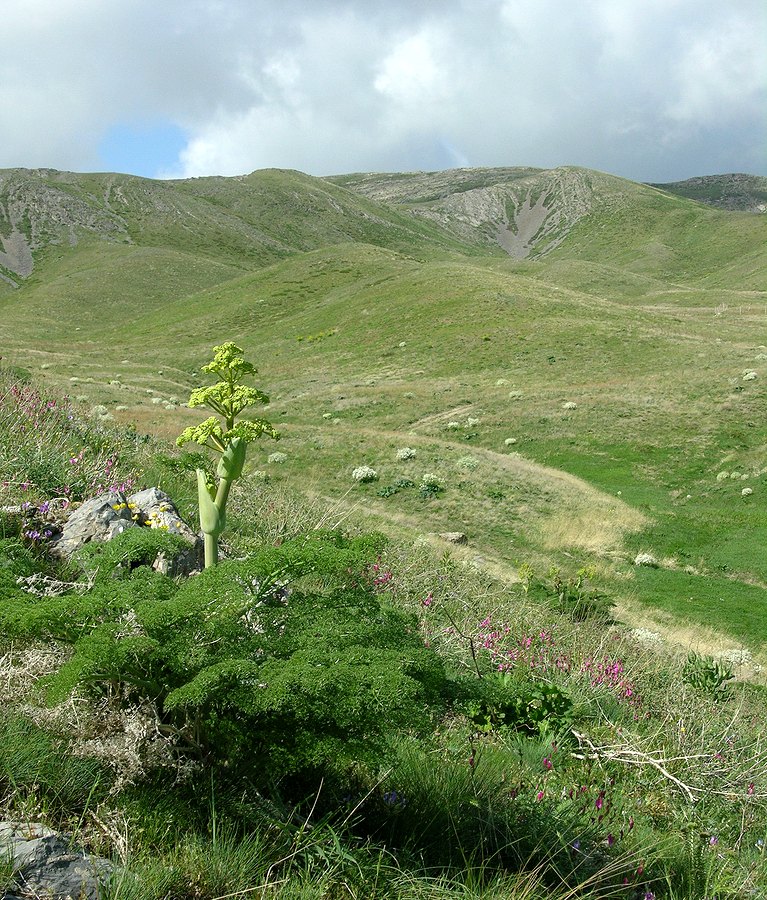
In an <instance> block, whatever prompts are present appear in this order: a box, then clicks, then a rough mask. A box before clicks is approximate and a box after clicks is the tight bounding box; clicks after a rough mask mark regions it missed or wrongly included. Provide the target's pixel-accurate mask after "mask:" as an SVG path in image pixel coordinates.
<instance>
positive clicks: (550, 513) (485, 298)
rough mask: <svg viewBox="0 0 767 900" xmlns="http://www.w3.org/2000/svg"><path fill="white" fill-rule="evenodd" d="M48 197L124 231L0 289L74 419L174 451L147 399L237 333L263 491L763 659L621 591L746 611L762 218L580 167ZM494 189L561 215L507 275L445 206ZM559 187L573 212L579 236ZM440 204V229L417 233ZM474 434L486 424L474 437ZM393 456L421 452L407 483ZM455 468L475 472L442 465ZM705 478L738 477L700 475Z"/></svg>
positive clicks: (18, 358)
mask: <svg viewBox="0 0 767 900" xmlns="http://www.w3.org/2000/svg"><path fill="white" fill-rule="evenodd" d="M331 182H332V183H331ZM49 184H51V185H52V186H55V187H57V188H59V189H61V190H63V191H65V192H66V193H67V196H69V197H70V198H72V199H73V201H74V200H76V201H77V202H80V203H83V204H85V206H87V208H88V209H89V210H91V212H92V213H93V214H94V215H95V214H96V213H95V212H94V211H96V212H98V214H99V215H102V214H104V215H106V214H107V212H108V211H107V210H106V207H105V205H104V199H103V198H104V197H108V198H109V203H110V208H111V210H112V213H111V214H113V215H116V216H117V217H118V218H119V221H120V222H121V223H122V225H121V227H122V228H123V231H122V232H115V235H116V236H117V237H119V235H123V237H121V238H120V239H119V240H116V241H115V242H113V243H104V242H103V240H102V241H99V240H96V239H95V237H97V236H94V235H91V236H90V237H89V238H88V239H86V238H85V237H81V238H80V242H79V243H78V245H77V246H76V247H74V248H70V247H68V246H65V245H53V244H49V245H48V246H47V248H46V249H44V250H41V251H40V252H38V254H37V256H36V265H37V268H36V269H35V272H34V273H33V275H32V276H31V277H30V278H29V279H28V280H27V281H26V282H24V284H23V285H22V286H21V287H20V288H19V289H18V290H17V291H15V292H10V291H9V292H5V293H3V294H1V295H0V305H1V306H2V311H3V324H2V325H0V350H2V352H3V355H5V356H6V357H8V358H9V359H10V361H11V362H14V363H17V364H19V365H23V366H26V367H27V368H30V369H33V370H34V371H35V373H36V375H37V376H39V377H43V378H44V379H45V380H46V382H47V383H50V384H53V385H59V386H64V387H66V388H67V389H68V390H70V392H71V393H72V394H73V395H74V396H80V397H83V398H84V399H83V400H82V401H80V403H81V408H82V409H83V410H88V409H90V408H91V407H93V406H95V405H97V404H104V405H106V406H107V408H108V410H109V411H110V412H111V413H112V414H113V415H115V416H116V417H117V418H118V420H120V421H125V422H135V423H136V424H137V425H138V427H139V430H151V431H154V432H156V433H158V434H161V435H163V436H167V437H172V436H175V434H177V433H178V431H180V430H181V427H182V426H183V425H184V424H188V423H189V422H190V421H191V420H192V419H193V417H194V414H193V413H189V412H185V411H183V410H182V409H180V408H178V409H175V410H169V411H168V410H166V409H165V408H164V406H163V405H162V404H161V403H153V402H152V401H153V400H158V399H159V400H167V399H169V398H175V399H176V400H179V399H180V400H183V398H184V397H185V396H187V395H188V391H189V390H190V389H191V388H192V387H193V386H195V384H198V383H199V382H198V381H197V380H196V379H195V376H194V375H193V372H194V370H195V369H196V368H197V367H198V366H199V364H200V362H201V361H202V360H204V359H205V358H207V352H208V350H209V347H210V346H211V344H212V343H215V342H216V341H220V340H224V339H231V340H235V341H236V342H238V343H239V344H240V345H242V346H244V347H245V348H247V353H248V355H249V357H252V358H255V359H256V361H257V364H258V365H259V368H260V370H261V376H260V377H261V379H262V382H263V385H264V387H265V389H266V390H267V393H269V394H270V396H271V400H272V403H271V408H270V410H269V411H268V415H269V417H270V418H271V419H272V420H273V421H274V422H275V424H277V425H278V427H280V428H281V430H282V432H283V441H282V445H281V446H280V448H279V449H281V450H283V451H284V452H286V453H287V454H288V461H287V463H286V464H285V465H284V466H282V467H277V466H269V465H268V464H267V463H266V459H265V456H266V453H267V452H268V450H267V448H264V453H263V454H262V455H261V456H259V454H258V453H257V452H256V453H254V454H253V456H252V466H253V467H254V468H258V469H263V470H267V471H268V472H269V474H270V476H271V477H272V479H273V481H274V483H275V484H279V485H282V484H284V485H288V484H295V483H299V484H301V485H302V486H303V487H304V488H305V490H306V491H307V494H308V495H312V496H320V497H323V498H328V499H329V500H330V501H331V502H333V503H338V504H340V507H342V508H346V509H348V508H352V507H354V506H357V507H360V508H362V509H364V511H365V513H366V514H367V515H368V516H369V517H371V521H374V520H377V521H378V522H379V523H380V524H381V526H382V527H386V528H388V529H390V530H396V529H403V530H404V531H405V532H406V533H408V534H419V533H420V534H424V533H426V534H429V533H434V532H439V531H464V532H465V533H467V535H468V536H469V540H470V544H469V549H467V550H466V551H465V552H466V555H467V558H473V557H476V558H480V559H484V560H485V561H486V563H487V564H488V565H490V564H492V565H493V566H495V567H501V568H502V569H504V570H505V571H506V572H507V573H508V574H509V576H512V575H513V573H514V571H515V570H516V568H517V566H518V565H519V564H520V563H522V562H530V563H532V564H533V565H534V566H535V568H536V569H542V570H545V569H546V568H547V567H548V566H549V565H551V564H555V565H558V566H560V567H563V568H565V569H568V568H569V569H571V570H574V569H575V568H577V567H578V566H580V565H583V564H587V563H594V564H596V565H597V566H598V567H599V569H600V571H601V573H602V577H603V578H604V579H605V582H606V584H607V586H608V587H609V589H610V591H612V592H614V593H615V595H616V596H619V597H621V598H622V599H623V600H624V602H626V603H631V602H633V601H632V598H634V599H635V600H636V603H637V604H638V607H637V608H638V609H639V610H641V613H642V615H644V616H646V615H651V613H652V609H653V604H654V603H655V605H656V607H657V609H658V610H659V612H663V611H665V612H666V613H669V612H673V613H674V614H681V615H682V616H683V618H684V621H685V622H689V623H690V624H694V623H696V622H697V623H698V624H699V625H702V626H708V627H713V628H715V629H716V630H718V631H721V632H722V633H724V634H727V633H730V634H731V635H732V637H733V639H736V640H738V641H746V642H747V643H752V644H753V645H754V646H756V645H757V644H759V643H760V637H759V635H761V634H762V633H764V632H765V626H766V625H767V614H765V616H764V617H762V616H761V614H759V613H758V612H755V613H754V616H755V618H754V620H753V621H751V620H749V622H746V620H744V619H743V618H742V616H741V614H740V612H738V611H737V609H736V607H737V606H738V603H740V601H738V603H734V604H733V605H728V604H724V605H722V604H719V603H716V602H714V601H713V600H712V601H710V603H711V605H710V606H709V605H708V601H707V603H701V604H692V605H691V604H688V603H686V604H681V603H680V604H679V605H677V606H674V604H673V603H672V602H671V601H672V599H673V597H672V596H671V595H670V594H669V593H668V592H661V593H660V594H659V595H658V598H657V600H654V599H653V596H652V592H651V591H650V590H649V589H647V590H645V588H644V587H641V586H635V587H634V588H633V589H632V590H633V591H634V593H632V591H627V590H626V589H625V587H626V586H625V578H624V576H625V571H626V569H627V565H628V563H629V562H630V560H631V559H632V558H633V556H634V554H635V553H636V552H637V550H640V549H645V550H650V551H652V552H654V553H655V554H656V555H658V556H659V557H675V558H676V559H677V560H678V563H679V565H680V567H683V566H685V565H691V566H694V567H695V569H696V570H697V571H699V572H701V573H702V574H701V576H700V578H701V582H702V583H703V582H705V580H706V579H707V578H709V577H710V578H711V579H712V585H717V587H713V586H711V589H710V590H704V591H703V592H702V594H701V596H705V597H709V598H710V597H714V596H715V595H716V597H717V598H718V597H719V596H720V595H721V591H720V590H719V587H718V584H719V582H718V579H721V578H722V577H724V576H734V578H733V579H731V578H730V577H728V578H727V581H728V583H729V582H731V585H732V590H733V591H734V592H735V593H736V594H737V595H738V596H740V595H741V593H743V597H744V598H745V597H746V596H749V597H750V596H752V594H751V593H750V592H757V593H758V592H759V591H761V587H760V585H761V584H762V583H764V582H765V581H767V569H765V564H764V561H763V560H764V554H763V553H762V551H761V547H762V544H763V537H764V529H763V526H762V522H763V519H764V517H763V509H764V507H763V504H764V499H763V493H764V490H763V480H764V476H763V475H761V474H757V473H759V472H760V470H761V468H763V467H764V465H765V460H764V452H765V447H767V427H766V426H765V425H764V421H763V418H764V417H763V412H762V411H763V405H764V398H765V389H764V386H763V385H764V380H765V379H767V366H765V362H767V360H763V359H760V356H761V355H763V354H765V353H767V351H766V350H765V348H764V346H762V345H767V327H765V326H766V325H767V319H766V317H765V299H766V298H765V294H764V291H763V287H764V285H763V279H762V276H761V274H760V272H762V271H763V267H764V262H765V247H766V246H767V241H766V240H765V237H767V234H765V231H766V225H767V220H765V219H764V217H759V216H754V215H746V214H737V213H734V214H730V213H724V212H721V211H717V210H714V209H710V208H707V207H704V206H701V205H699V204H695V203H692V202H690V201H688V200H685V199H683V198H680V197H675V196H671V195H669V194H667V193H663V192H661V191H658V190H655V189H653V188H651V187H647V186H641V185H635V184H632V183H631V182H627V181H624V180H621V179H617V178H613V177H611V176H607V175H602V174H600V173H596V172H587V171H585V170H577V169H564V170H556V171H555V172H542V171H538V170H513V169H512V170H498V171H494V170H471V171H467V172H466V173H463V174H459V175H457V176H456V177H455V179H454V180H453V181H451V180H450V178H449V177H448V176H445V175H444V174H443V173H431V174H428V173H427V174H426V175H420V174H411V175H407V176H399V177H389V176H370V175H366V176H344V177H338V178H334V179H331V180H319V179H311V178H309V177H307V176H303V175H301V174H300V173H293V172H285V171H281V170H269V171H266V172H260V173H254V174H253V175H250V176H247V177H245V178H240V179H224V178H209V179H196V180H190V181H185V182H173V183H170V182H168V183H154V182H149V181H146V180H142V179H131V178H128V177H126V176H107V175H94V176H74V175H66V174H59V175H54V176H52V177H51V178H50V179H49ZM490 185H500V186H501V187H502V189H503V190H504V191H506V195H505V196H507V199H508V203H510V204H511V205H512V206H513V205H514V204H515V203H518V202H520V200H521V198H522V197H524V196H527V194H528V193H529V194H531V196H533V197H535V196H538V195H540V196H545V197H546V198H547V203H549V204H550V205H551V206H552V208H554V209H560V210H561V212H562V215H563V217H564V219H563V221H565V220H566V221H567V222H568V223H570V225H572V227H570V225H568V227H569V228H570V230H569V231H568V233H567V235H566V237H565V239H564V241H563V242H562V243H561V244H560V245H559V246H558V247H557V248H556V249H554V250H552V251H551V252H550V253H549V254H548V255H546V256H543V257H541V258H539V259H534V260H523V261H513V260H509V259H508V258H505V257H504V256H503V255H502V254H501V253H500V252H499V251H498V248H493V247H491V246H490V245H489V244H487V243H486V241H485V238H484V237H483V238H482V239H481V240H479V239H476V240H475V238H472V237H467V232H466V231H465V228H464V227H463V226H462V225H461V224H460V222H458V220H457V219H456V218H455V215H454V211H453V212H451V210H453V207H452V206H451V205H450V204H451V203H452V202H453V201H452V199H451V198H455V197H458V198H459V199H460V200H462V199H463V198H465V197H471V196H473V192H477V191H479V192H481V191H483V190H485V189H486V188H487V186H490ZM568 185H569V186H573V185H577V186H579V187H578V190H579V191H581V192H582V196H583V198H585V199H584V201H583V202H584V203H586V206H584V207H583V209H581V210H580V212H578V213H577V215H581V213H583V212H584V211H585V215H581V217H580V218H579V219H578V220H577V221H575V220H576V218H577V215H576V212H577V211H576V210H575V207H574V206H573V205H572V204H573V201H572V199H571V198H569V197H568V195H567V191H566V190H565V187H567V186H568ZM381 197H385V198H387V202H386V203H382V202H380V200H379V199H377V198H381ZM435 213H439V214H440V215H441V214H442V213H444V214H445V218H444V219H443V222H444V227H441V226H440V227H438V226H437V225H436V224H435V223H434V220H433V219H429V218H428V217H425V215H426V214H428V215H431V214H435ZM573 222H574V224H573ZM46 227H48V228H49V229H50V228H53V226H46ZM493 227H494V226H493ZM563 227H564V226H563ZM54 231H55V229H54ZM50 233H51V234H52V233H53V232H50ZM126 238H129V239H130V241H131V243H127V242H126ZM481 247H484V248H485V249H484V250H482V249H480V248H481ZM75 319H77V321H78V322H80V323H81V324H80V325H79V326H78V327H79V329H80V330H79V331H75V332H73V331H72V324H71V323H72V321H73V320H75ZM318 335H322V336H323V337H322V339H319V340H309V338H312V337H316V336H318ZM169 348H172V349H170V350H169ZM43 366H45V368H44V369H43V368H42V367H43ZM747 370H755V371H757V373H758V378H757V380H756V381H751V382H744V381H743V380H742V376H743V373H744V372H745V371H747ZM70 379H76V380H75V381H70ZM111 381H119V382H120V384H118V385H114V384H110V382H111ZM148 392H152V393H148ZM512 395H514V396H512ZM566 402H574V403H576V404H577V406H576V409H574V410H569V411H567V410H564V409H563V404H564V403H566ZM118 406H119V407H125V409H120V410H117V409H116V407H118ZM323 414H326V415H328V416H329V418H323ZM469 417H472V418H477V419H479V420H480V424H479V425H478V426H476V427H472V428H467V427H465V425H466V421H467V420H468V418H469ZM336 419H338V420H339V421H338V423H337V424H336V423H335V421H334V420H336ZM451 421H458V422H459V424H460V428H459V429H458V430H449V429H448V428H447V424H448V423H449V422H451ZM509 437H513V438H515V439H516V441H517V443H516V444H514V445H513V446H512V447H509V446H507V445H505V444H504V441H505V439H506V438H509ZM405 445H413V446H416V445H417V446H418V447H419V454H420V455H419V457H418V458H417V460H416V461H413V464H412V465H408V466H400V465H397V464H396V461H395V459H394V454H395V452H396V449H397V448H398V447H401V446H405ZM270 449H273V448H269V450H270ZM512 453H518V454H519V455H520V456H521V460H515V458H514V457H513V456H511V455H510V454H512ZM467 455H474V456H476V457H477V459H478V460H479V464H478V466H477V468H476V469H475V470H474V471H471V472H467V471H462V470H461V469H460V467H457V465H456V463H457V461H458V460H460V459H461V458H462V457H463V456H467ZM526 461H527V462H529V463H532V464H537V466H542V467H545V468H543V469H541V468H537V467H536V465H527V464H526ZM362 463H367V464H369V465H373V466H374V467H375V468H378V469H380V471H381V481H380V483H379V484H378V485H377V486H370V487H361V486H354V485H353V484H352V482H351V480H350V472H351V470H352V468H354V467H355V466H356V465H359V464H362ZM434 470H436V471H437V473H438V474H439V475H440V477H441V478H443V479H444V481H445V484H446V487H447V488H448V489H447V490H446V492H445V494H444V495H442V496H441V497H439V498H437V499H435V500H434V501H431V502H424V501H421V500H420V499H419V498H418V497H417V496H416V492H414V491H408V490H402V491H399V492H398V493H396V494H394V495H392V496H389V497H385V498H382V497H380V496H378V494H377V490H378V489H379V488H380V487H384V486H385V485H387V484H390V483H392V482H393V481H394V480H396V478H397V477H400V476H408V477H412V473H413V472H415V474H416V476H418V477H419V476H420V474H421V473H422V472H424V471H434ZM723 470H728V471H741V472H742V473H748V474H749V475H750V478H749V480H748V481H747V482H746V481H744V482H743V483H742V484H741V483H740V482H737V483H736V481H735V480H732V481H727V482H717V480H716V476H717V474H718V473H719V472H720V471H723ZM568 475H572V476H575V478H576V479H577V480H573V479H568V477H567V476H568ZM418 477H415V478H412V480H414V481H416V482H417V481H418ZM744 486H749V487H751V488H752V489H753V492H754V493H753V495H752V496H750V497H748V498H742V497H741V496H740V491H741V490H742V488H743V487H744ZM688 495H689V498H688ZM671 594H673V591H672V592H671ZM754 596H756V595H754ZM743 602H745V600H744V601H743ZM762 606H763V605H762V604H757V606H756V607H755V609H756V610H758V609H759V608H762ZM749 628H752V629H753V632H752V635H751V637H750V638H749V634H748V633H746V632H747V629H749Z"/></svg>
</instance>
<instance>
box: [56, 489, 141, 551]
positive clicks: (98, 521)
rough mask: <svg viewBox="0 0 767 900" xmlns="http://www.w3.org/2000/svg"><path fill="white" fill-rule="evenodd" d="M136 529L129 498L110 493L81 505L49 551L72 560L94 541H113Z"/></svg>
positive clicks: (68, 520) (70, 517)
mask: <svg viewBox="0 0 767 900" xmlns="http://www.w3.org/2000/svg"><path fill="white" fill-rule="evenodd" d="M135 527H136V523H135V522H134V521H133V518H132V512H131V510H130V508H129V507H128V501H127V498H126V497H125V495H124V494H120V493H117V492H114V493H112V492H109V493H107V494H102V495H101V496H100V497H94V499H93V500H86V501H85V503H83V504H81V505H80V506H78V507H77V509H76V510H74V512H72V514H71V515H70V516H69V518H68V519H67V521H66V523H65V525H64V527H63V528H62V530H61V534H60V535H58V536H57V537H55V538H54V539H53V540H52V541H51V542H50V545H49V549H50V552H51V554H52V555H53V556H57V557H59V558H60V559H69V558H70V557H71V556H72V555H73V554H75V553H76V552H77V551H78V550H79V549H80V548H81V547H84V546H85V545H86V544H88V543H90V542H91V541H111V540H112V538H113V537H115V535H118V534H121V533H122V532H123V531H125V529H126V528H135Z"/></svg>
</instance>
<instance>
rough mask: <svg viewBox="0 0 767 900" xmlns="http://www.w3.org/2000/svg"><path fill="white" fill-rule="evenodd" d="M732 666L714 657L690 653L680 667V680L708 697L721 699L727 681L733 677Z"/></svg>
mask: <svg viewBox="0 0 767 900" xmlns="http://www.w3.org/2000/svg"><path fill="white" fill-rule="evenodd" d="M734 677H735V676H734V674H733V671H732V666H730V665H729V664H727V663H725V662H722V660H719V659H714V657H713V656H701V655H700V654H698V653H694V652H693V653H690V654H689V655H688V657H687V659H686V661H685V664H684V667H683V668H682V681H684V683H685V684H689V685H690V686H691V687H694V688H695V689H696V690H698V691H701V693H704V694H707V695H708V696H709V697H713V698H714V699H717V700H721V699H723V698H724V697H725V696H726V694H727V682H728V681H732V679H733V678H734Z"/></svg>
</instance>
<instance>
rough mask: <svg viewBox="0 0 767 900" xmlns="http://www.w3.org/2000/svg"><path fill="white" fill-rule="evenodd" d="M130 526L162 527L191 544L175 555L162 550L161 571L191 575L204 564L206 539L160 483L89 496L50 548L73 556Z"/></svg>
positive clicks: (157, 564) (158, 566)
mask: <svg viewBox="0 0 767 900" xmlns="http://www.w3.org/2000/svg"><path fill="white" fill-rule="evenodd" d="M127 528H161V529H163V530H165V531H167V532H168V533H169V534H175V535H178V536H179V537H181V538H183V539H184V541H185V542H186V543H187V544H188V549H185V550H182V551H181V552H180V553H177V554H175V555H174V556H173V557H172V558H169V557H167V556H166V554H165V553H159V554H158V556H157V559H156V560H155V562H154V565H153V568H155V569H156V570H157V571H159V572H163V573H165V574H166V575H171V576H176V575H188V574H190V572H193V571H196V570H197V569H200V568H201V567H202V563H203V542H202V539H201V538H200V536H199V535H198V534H197V532H196V531H195V530H194V529H193V528H192V527H191V526H190V525H188V524H187V523H186V522H185V521H184V520H183V519H182V518H181V516H179V514H178V510H177V509H176V506H175V504H174V503H173V501H172V500H171V498H170V497H169V496H168V495H167V494H166V493H165V492H164V491H161V490H160V489H159V488H156V487H151V488H147V489H146V490H143V491H138V493H135V494H131V495H130V496H129V497H126V496H125V495H124V494H121V493H119V492H111V491H110V492H109V493H106V494H102V495H101V496H99V497H96V498H94V499H93V500H86V502H85V503H83V504H82V505H81V506H79V507H78V508H77V509H75V510H74V511H73V512H72V514H71V515H70V516H69V518H68V519H67V521H66V522H65V523H64V525H63V527H62V529H61V534H60V535H58V536H56V537H55V538H53V539H52V540H51V542H50V545H49V547H50V552H51V554H52V555H53V556H56V557H59V558H60V559H69V558H71V557H72V556H73V555H74V554H75V553H76V552H77V551H78V550H80V549H81V548H82V547H84V546H85V545H86V544H89V543H91V542H92V541H101V542H104V541H111V540H112V538H113V537H115V536H116V535H118V534H121V533H122V532H123V531H125V530H126V529H127Z"/></svg>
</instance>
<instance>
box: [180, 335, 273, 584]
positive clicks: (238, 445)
mask: <svg viewBox="0 0 767 900" xmlns="http://www.w3.org/2000/svg"><path fill="white" fill-rule="evenodd" d="M202 371H203V372H207V373H208V374H211V375H217V376H218V377H219V378H220V379H221V381H219V382H217V383H216V384H212V385H210V386H208V387H202V388H197V389H196V390H194V391H192V394H191V396H190V397H189V406H191V407H195V406H207V407H209V408H210V409H212V410H213V412H215V413H218V415H219V416H221V418H222V419H223V420H224V421H223V423H222V422H221V421H220V420H219V419H217V418H216V417H215V416H211V417H210V418H209V419H206V420H205V421H204V422H201V423H200V424H199V425H190V427H189V428H185V429H184V430H183V431H182V432H181V434H180V435H179V437H178V438H177V440H176V443H177V444H178V445H179V447H181V446H183V445H184V444H186V443H189V442H192V443H195V444H199V445H200V446H202V447H209V448H210V449H211V450H215V451H216V452H217V453H220V454H221V458H220V459H219V461H218V467H217V469H216V475H217V476H218V484H216V482H215V480H214V479H211V478H210V477H209V476H208V475H207V474H206V473H205V472H204V471H203V470H202V469H197V494H198V500H199V507H200V526H201V528H202V532H203V535H204V536H205V568H208V566H213V565H215V564H216V563H217V562H218V537H219V535H220V534H221V532H222V531H223V530H224V525H225V523H226V501H227V500H228V499H229V490H230V488H231V486H232V482H233V481H235V480H236V479H237V478H239V477H240V475H242V469H243V466H244V464H245V452H246V450H247V446H248V444H249V443H251V441H255V440H257V439H258V438H260V437H261V435H262V434H265V435H267V437H270V438H274V439H275V440H277V439H279V434H278V433H277V432H276V431H275V429H274V426H273V425H272V424H271V423H270V422H267V421H266V419H243V420H241V421H239V422H237V421H235V420H236V418H237V416H239V415H240V413H242V412H243V410H245V409H248V408H249V407H251V406H256V405H258V404H259V403H268V402H269V398H268V397H267V396H266V394H264V393H262V392H261V391H259V390H257V389H256V388H253V387H248V386H247V385H244V384H240V381H241V380H242V379H243V378H244V377H245V376H247V375H256V374H257V370H256V368H255V366H253V365H251V364H250V363H249V362H246V361H245V360H244V359H243V357H242V350H241V349H240V348H239V347H238V346H237V345H236V344H233V343H232V342H231V341H227V342H226V343H225V344H221V346H220V347H214V348H213V360H212V362H209V363H208V364H207V365H205V366H203V367H202Z"/></svg>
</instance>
